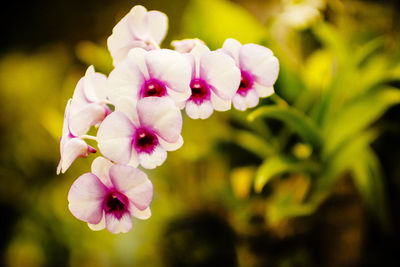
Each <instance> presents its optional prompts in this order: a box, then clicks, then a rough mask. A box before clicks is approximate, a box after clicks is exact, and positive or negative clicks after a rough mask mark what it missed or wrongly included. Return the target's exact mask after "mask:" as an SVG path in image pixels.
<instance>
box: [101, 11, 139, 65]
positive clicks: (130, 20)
mask: <svg viewBox="0 0 400 267" xmlns="http://www.w3.org/2000/svg"><path fill="white" fill-rule="evenodd" d="M146 14H147V10H146V8H144V7H143V6H135V7H133V8H132V9H131V11H130V12H129V13H128V14H127V15H126V16H125V17H123V18H122V19H121V20H120V21H119V22H118V23H117V25H115V27H114V29H113V32H112V34H111V36H110V37H109V38H108V40H107V46H108V49H109V50H110V53H111V56H112V57H113V60H114V66H116V65H118V64H119V63H120V62H121V61H123V60H124V59H125V58H126V57H127V55H128V52H129V50H130V49H132V48H134V47H146V43H145V42H144V41H143V38H144V37H145V36H146V35H147V33H146V30H145V27H144V26H145V25H144V19H145V17H146Z"/></svg>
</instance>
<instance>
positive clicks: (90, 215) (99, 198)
mask: <svg viewBox="0 0 400 267" xmlns="http://www.w3.org/2000/svg"><path fill="white" fill-rule="evenodd" d="M106 194H107V188H106V187H105V185H104V184H103V183H102V182H101V181H100V180H99V179H98V178H97V177H96V176H95V175H94V174H92V173H85V174H83V175H81V176H80V177H79V178H78V179H76V180H75V182H74V183H73V184H72V186H71V189H70V190H69V192H68V202H69V204H68V208H69V210H70V211H71V213H72V214H73V215H74V216H75V217H76V218H78V219H80V220H82V221H85V222H88V223H91V224H97V223H99V222H100V221H101V219H102V216H103V206H102V204H103V201H104V197H105V195H106Z"/></svg>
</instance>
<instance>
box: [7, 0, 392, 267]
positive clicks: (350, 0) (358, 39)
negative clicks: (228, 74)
mask: <svg viewBox="0 0 400 267" xmlns="http://www.w3.org/2000/svg"><path fill="white" fill-rule="evenodd" d="M137 4H142V5H144V6H146V7H147V8H148V9H150V10H153V9H156V10H160V11H162V12H164V13H166V14H167V16H168V17H169V32H168V35H167V37H166V40H165V41H164V42H163V44H162V47H165V48H170V45H169V44H170V42H171V41H172V40H174V39H184V38H194V37H197V38H200V39H202V40H204V41H205V42H206V43H207V44H208V45H209V46H210V47H211V48H212V49H217V48H219V47H221V45H222V43H223V41H224V40H225V39H226V38H228V37H233V38H236V39H238V40H239V41H241V42H242V43H249V42H252V43H258V44H262V45H265V46H267V47H269V48H271V49H272V50H273V51H274V53H275V55H276V56H277V57H278V59H279V61H280V68H281V69H280V74H279V78H278V81H277V83H276V86H275V90H276V93H277V94H276V95H275V96H273V97H270V98H268V99H263V100H262V101H261V103H260V105H259V106H258V107H256V108H255V109H253V110H249V111H246V112H237V111H234V110H231V111H229V112H225V113H219V112H217V113H215V114H214V115H213V116H212V117H211V118H210V119H208V120H205V121H200V120H189V119H188V118H187V117H184V128H183V133H182V135H183V138H184V140H185V144H184V146H183V147H182V148H181V149H180V150H178V151H176V152H172V153H169V154H168V159H167V161H166V162H165V164H164V165H163V166H161V167H160V168H158V169H157V170H153V171H150V172H148V174H149V177H150V179H151V180H152V182H153V183H154V189H155V192H154V193H155V195H154V200H153V203H152V205H151V208H152V213H153V216H152V217H151V218H150V219H149V220H146V221H140V220H138V219H134V226H133V229H132V231H131V232H129V233H128V234H125V235H112V234H110V233H108V232H107V231H106V230H103V231H100V232H92V231H90V230H89V228H88V227H87V225H86V224H85V223H83V222H81V221H79V220H77V219H75V218H74V217H73V216H72V215H71V213H70V212H69V210H68V202H67V193H68V190H69V188H70V186H71V184H72V183H73V181H74V180H75V179H76V178H77V177H78V176H79V175H81V174H83V173H85V172H88V171H89V170H90V164H91V161H92V160H93V159H94V157H95V156H96V155H91V156H90V157H89V158H88V159H78V160H77V161H76V162H75V163H74V164H73V165H72V167H71V168H70V169H69V170H68V171H67V173H66V174H64V175H61V176H56V166H57V164H58V161H59V138H60V136H61V127H62V118H63V112H64V107H65V105H66V103H67V100H68V99H69V98H70V97H71V96H72V93H73V90H74V88H75V85H76V83H77V81H78V80H79V79H80V77H81V76H83V75H84V72H85V70H86V68H87V67H88V66H89V65H94V66H95V68H96V70H97V71H100V72H103V73H105V74H108V73H109V72H110V70H111V69H112V64H111V58H110V55H109V53H108V51H107V48H106V39H107V37H108V36H109V35H110V34H111V31H112V28H113V26H114V25H115V24H116V22H118V21H119V20H120V19H121V18H122V17H123V16H124V15H125V14H126V13H128V12H129V10H130V9H131V8H132V7H133V6H134V5H137ZM0 20H1V24H2V25H3V26H4V27H3V34H2V36H3V37H2V38H1V41H0V47H1V54H0V144H1V146H0V149H1V153H0V207H1V211H2V215H1V216H0V220H1V228H0V237H1V242H0V253H1V258H0V259H1V262H0V265H1V266H11V267H16V266H77V267H78V266H79V267H80V266H82V267H83V266H85V267H86V266H245V267H247V266H398V261H399V260H398V255H399V253H400V245H399V244H400V243H399V242H400V228H399V225H400V212H399V206H400V164H399V162H400V106H399V105H398V104H399V103H400V91H399V88H400V43H399V41H400V32H399V30H400V21H399V20H400V4H399V2H398V1H396V0H392V1H390V0H386V1H384V0H375V1H374V0H368V1H367V0H363V1H362V0H282V1H279V0H271V1H262V0H247V1H246V0H234V1H229V0H169V1H162V0H148V1H126V0H115V1H106V0H86V1H77V0H69V1H48V0H41V1H10V2H9V3H8V5H7V6H3V7H2V15H1V16H0Z"/></svg>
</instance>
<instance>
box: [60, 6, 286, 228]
mask: <svg viewBox="0 0 400 267" xmlns="http://www.w3.org/2000/svg"><path fill="white" fill-rule="evenodd" d="M167 24H168V19H167V17H166V15H165V14H163V13H161V12H158V11H147V10H146V9H145V8H144V7H143V6H135V7H134V8H133V9H132V10H131V11H130V12H129V13H128V14H127V15H126V16H125V17H124V18H122V19H121V21H120V22H118V24H117V25H116V26H115V27H114V29H113V32H112V35H111V36H110V37H109V38H108V42H107V44H108V49H109V51H110V53H111V56H112V57H113V63H114V67H115V68H114V69H113V70H112V71H111V73H110V74H109V76H108V77H106V76H105V75H103V74H100V73H97V72H95V70H94V68H93V66H90V67H89V68H88V70H87V72H86V74H85V76H84V77H83V78H81V79H80V80H79V82H78V84H77V86H76V89H75V92H74V94H73V97H72V99H70V100H69V101H68V103H67V106H66V109H65V115H64V125H63V131H62V137H61V141H60V151H61V160H60V163H59V165H58V167H57V174H59V173H64V172H65V171H66V170H67V169H68V168H69V167H70V165H71V164H72V163H73V161H74V160H75V159H77V158H78V157H87V156H88V155H89V154H90V153H96V149H94V148H93V147H91V146H89V145H88V144H87V143H86V142H85V140H86V139H92V140H95V141H96V142H97V146H98V149H99V150H100V152H101V153H102V155H103V156H104V157H101V156H100V157H97V158H96V159H95V160H94V161H93V164H92V172H91V173H85V174H83V175H81V176H80V177H79V178H78V179H77V180H76V181H75V182H74V183H73V185H72V187H71V189H70V191H69V194H68V201H69V209H70V211H71V213H72V214H73V215H74V216H75V217H76V218H78V219H80V220H82V221H85V222H87V223H88V225H89V227H90V229H92V230H100V229H103V228H107V229H108V231H110V232H111V233H121V232H122V233H125V232H128V231H129V230H130V229H131V227H132V219H131V217H132V216H134V217H137V218H139V219H147V218H149V217H150V216H151V212H150V208H149V205H150V202H151V200H152V195H153V186H152V183H151V181H150V180H149V179H148V177H147V175H146V174H145V173H144V172H143V171H141V170H140V169H138V167H139V166H141V167H142V168H144V169H153V168H156V167H157V166H160V165H161V164H163V163H164V161H165V160H166V158H167V151H174V150H177V149H179V148H180V147H181V146H182V145H183V138H182V136H181V130H182V115H181V110H182V109H185V112H186V114H187V116H188V117H190V118H192V119H206V118H208V117H210V116H211V114H212V113H213V112H214V110H217V111H227V110H229V109H230V108H231V105H232V103H233V106H234V107H235V108H236V109H238V110H246V109H247V108H251V107H255V106H256V105H257V104H258V102H259V98H260V97H266V96H269V95H271V94H273V92H274V90H273V85H274V83H275V80H276V79H277V76H278V71H279V63H278V60H277V58H276V57H274V56H273V53H272V52H271V50H269V49H268V48H266V47H263V46H259V45H256V44H245V45H242V44H240V43H239V42H238V41H236V40H234V39H227V40H226V41H225V43H224V45H223V47H222V48H221V49H219V50H216V51H210V49H209V48H208V47H207V46H206V45H205V43H204V42H203V41H201V40H199V39H186V40H181V41H173V42H172V46H174V47H175V50H170V49H160V43H161V42H162V40H163V39H164V37H165V35H166V32H167V28H168V25H167ZM91 128H95V129H98V130H97V135H96V136H91V135H88V131H89V130H90V129H91Z"/></svg>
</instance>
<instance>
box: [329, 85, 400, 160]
mask: <svg viewBox="0 0 400 267" xmlns="http://www.w3.org/2000/svg"><path fill="white" fill-rule="evenodd" d="M398 103H400V91H399V90H396V89H383V90H378V91H372V92H369V93H368V94H366V95H363V96H361V97H359V98H357V99H354V100H353V101H351V102H349V103H347V104H346V105H345V106H344V107H343V108H342V109H341V110H340V111H339V112H337V114H336V115H335V117H334V118H333V119H332V121H331V122H330V123H329V124H328V125H326V127H325V129H323V134H324V137H325V138H324V140H326V143H325V147H324V155H325V156H326V157H328V156H329V155H330V154H331V153H333V152H334V151H335V149H337V148H338V146H339V145H340V144H342V143H343V142H345V141H346V140H347V139H349V138H352V137H355V136H357V135H358V134H359V133H360V132H362V131H364V130H365V128H366V127H368V126H369V125H371V123H373V122H374V121H376V120H377V119H378V118H379V117H381V116H382V115H383V113H384V112H385V111H386V110H387V109H388V108H389V107H390V106H392V105H395V104H398Z"/></svg>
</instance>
